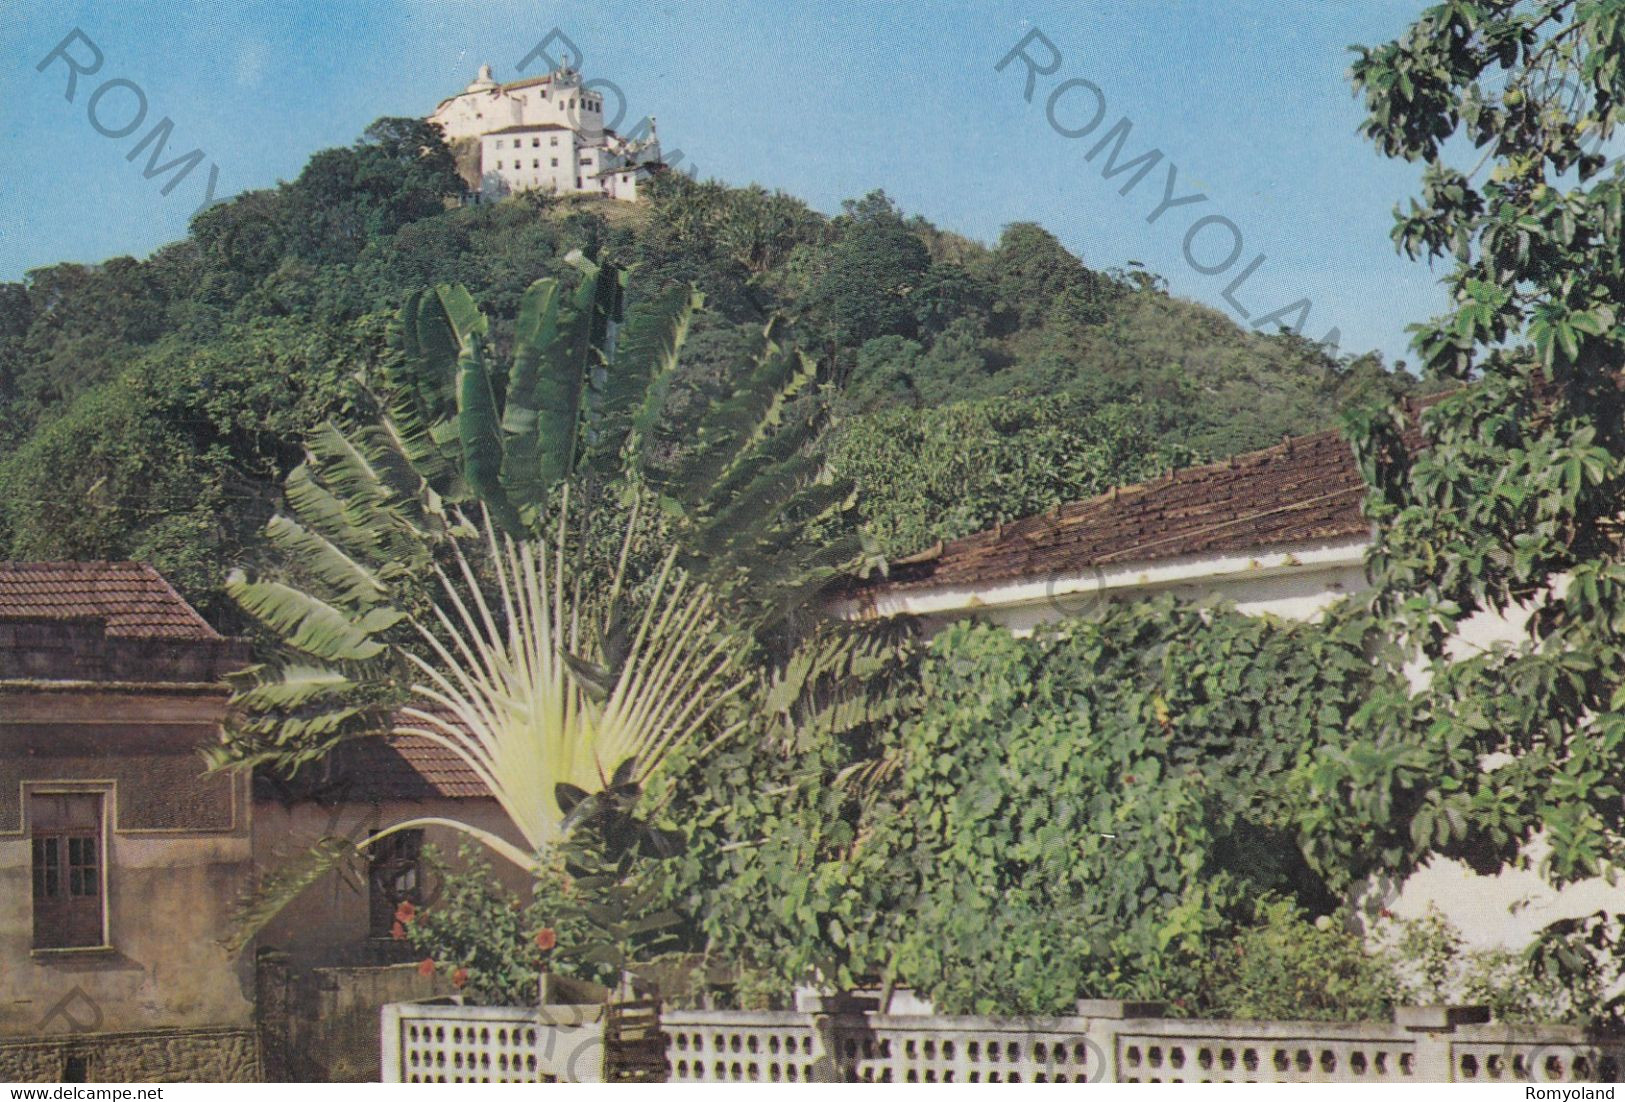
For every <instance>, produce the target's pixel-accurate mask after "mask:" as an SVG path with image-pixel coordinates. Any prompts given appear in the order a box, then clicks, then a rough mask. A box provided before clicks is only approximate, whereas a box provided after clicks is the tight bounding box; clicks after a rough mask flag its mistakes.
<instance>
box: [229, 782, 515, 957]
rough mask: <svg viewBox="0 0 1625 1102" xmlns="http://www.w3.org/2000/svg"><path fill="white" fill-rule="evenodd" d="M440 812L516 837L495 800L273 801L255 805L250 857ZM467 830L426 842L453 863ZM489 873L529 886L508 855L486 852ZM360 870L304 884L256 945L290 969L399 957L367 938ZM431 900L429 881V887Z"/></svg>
mask: <svg viewBox="0 0 1625 1102" xmlns="http://www.w3.org/2000/svg"><path fill="white" fill-rule="evenodd" d="M425 817H439V818H452V819H459V820H465V821H467V822H469V823H470V824H471V825H473V826H477V827H480V828H482V829H485V830H490V831H492V832H493V833H496V834H499V835H501V836H503V837H505V838H508V839H509V840H510V841H513V842H518V841H519V837H518V835H517V834H516V833H515V831H514V829H513V827H512V825H511V824H510V823H509V822H508V819H507V816H505V815H504V814H503V813H502V810H501V808H499V807H498V806H497V803H496V801H495V800H489V799H460V800H453V799H440V800H423V801H404V800H403V801H395V802H389V803H382V804H346V805H340V806H337V807H322V806H320V805H317V804H314V803H310V802H303V803H298V804H294V805H292V806H288V805H284V804H282V803H279V802H276V801H274V800H257V801H255V804H254V863H255V865H256V866H257V867H259V868H261V869H269V868H274V867H276V866H277V865H278V864H280V863H282V862H285V861H286V860H288V858H290V857H292V856H295V855H297V854H299V853H303V852H305V851H307V850H309V849H310V847H311V846H312V845H313V844H315V843H316V842H317V841H318V840H319V839H321V838H324V837H328V836H333V835H338V836H342V837H347V838H355V839H358V840H359V839H362V838H366V837H368V836H369V835H371V834H374V833H376V832H377V831H379V830H382V829H383V828H385V827H388V826H392V825H394V824H396V823H401V822H405V821H406V820H408V819H418V818H425ZM464 840H465V836H464V835H462V834H459V833H458V832H457V831H455V830H452V829H450V828H446V827H430V828H428V829H427V830H426V831H425V832H424V843H425V845H426V846H433V847H434V848H435V849H436V850H438V851H439V853H440V854H441V856H442V857H443V858H445V859H446V860H448V861H449V862H451V863H455V858H456V855H457V850H458V848H459V847H460V846H461V845H462V843H463V841H464ZM488 860H489V863H490V865H491V868H492V871H493V872H494V873H495V874H496V875H497V876H498V877H499V878H500V879H501V880H502V881H503V883H505V884H506V885H507V886H508V887H509V888H510V889H511V890H513V891H515V892H525V891H528V890H529V883H530V882H529V878H528V877H527V876H526V875H525V874H524V873H523V872H521V871H520V870H519V869H517V868H515V867H514V866H512V865H511V864H510V863H509V862H508V861H506V860H505V859H503V858H501V857H497V856H495V855H489V856H488ZM365 879H366V877H365V868H364V867H363V866H360V865H359V863H358V864H357V866H356V867H355V868H352V869H350V870H348V871H347V872H344V871H334V872H332V873H329V874H328V875H326V876H324V877H322V878H321V880H319V881H318V882H317V883H315V884H313V885H311V886H310V887H309V888H307V889H305V892H304V894H302V895H301V896H300V897H299V898H298V899H297V900H295V901H294V903H293V904H292V905H290V906H289V907H288V909H287V910H285V911H284V912H283V913H282V914H280V915H278V916H277V918H276V919H274V920H273V921H272V922H271V923H270V924H269V925H267V926H266V927H265V929H264V930H263V931H261V933H260V936H259V939H258V943H259V944H260V945H261V946H265V947H269V948H274V949H276V950H278V951H280V952H283V953H286V954H287V955H288V958H289V964H290V966H291V967H292V968H294V969H295V970H307V969H311V968H318V967H332V966H345V965H367V964H381V963H388V962H391V961H394V960H399V959H401V951H402V947H401V946H399V945H398V944H397V943H392V942H389V941H387V940H385V941H383V942H381V943H380V942H377V941H373V940H371V939H369V938H368V936H367V926H368V899H367V892H366V890H365ZM428 890H429V892H430V897H431V902H432V896H433V891H434V888H433V885H430V886H429V889H428Z"/></svg>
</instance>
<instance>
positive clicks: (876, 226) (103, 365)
mask: <svg viewBox="0 0 1625 1102" xmlns="http://www.w3.org/2000/svg"><path fill="white" fill-rule="evenodd" d="M458 187H459V185H458V183H457V181H456V179H455V176H454V173H453V169H452V164H451V161H450V158H449V156H448V155H447V154H446V152H445V150H444V148H443V146H441V145H440V144H439V143H438V141H437V140H436V139H435V137H434V136H433V135H432V134H429V133H428V132H427V131H426V128H425V127H424V126H423V125H422V124H420V123H417V122H414V121H411V120H380V122H379V123H378V124H376V125H374V126H373V127H371V128H369V130H368V132H367V134H366V135H365V137H364V138H363V139H362V140H361V141H360V142H358V143H357V144H356V145H355V146H354V147H352V148H347V149H331V150H325V151H322V152H321V153H318V154H316V155H315V156H313V157H312V158H311V161H310V163H309V164H308V165H307V166H306V168H305V170H304V171H303V172H302V173H301V174H300V175H299V177H298V178H297V179H295V180H293V181H290V182H288V183H285V184H281V185H279V186H278V187H276V188H272V189H267V190H263V191H257V192H251V193H246V194H244V195H241V196H238V197H237V198H235V199H232V200H230V201H228V202H225V203H222V204H219V205H217V206H215V207H212V208H210V209H208V210H207V211H205V212H203V213H202V214H201V215H200V216H199V217H198V218H197V219H196V220H195V222H194V225H193V228H192V232H191V234H190V235H189V236H188V237H187V238H186V239H184V240H182V241H178V242H176V243H174V244H172V245H168V246H165V247H164V248H162V249H159V250H158V251H157V252H155V253H154V254H153V255H152V257H150V258H149V259H147V260H144V261H137V260H132V259H130V258H128V257H122V258H115V259H113V260H109V261H107V262H105V263H103V264H100V265H80V264H60V265H56V266H53V267H49V268H43V269H39V270H37V271H34V272H31V273H29V275H28V277H27V279H26V280H25V281H23V282H22V283H20V284H6V285H3V286H0V557H7V558H59V557H60V558H126V557H137V558H144V559H148V560H150V561H152V562H154V563H155V564H156V565H157V566H159V567H160V568H161V569H162V570H164V571H165V573H166V574H168V575H169V576H171V577H173V578H174V579H175V580H176V581H177V582H178V583H179V584H180V586H181V588H182V590H183V591H184V592H185V593H186V595H187V596H188V597H190V598H191V599H193V600H194V601H196V602H197V603H198V604H199V606H200V607H202V608H203V609H204V611H205V612H206V613H207V614H209V615H210V616H211V617H213V618H215V619H216V620H217V621H218V622H220V623H221V624H222V625H223V626H225V627H227V628H240V627H242V626H243V625H242V623H241V621H240V620H239V619H238V618H237V616H236V613H235V612H234V610H233V608H232V606H231V604H230V602H228V601H225V600H223V599H222V589H221V586H222V583H223V580H224V577H225V574H226V571H227V570H228V569H229V568H230V567H231V565H233V564H234V563H236V562H239V561H241V560H243V559H244V558H246V557H250V551H249V548H250V546H251V543H252V538H253V533H255V532H257V530H258V529H259V527H260V525H261V524H262V523H263V522H264V521H265V519H266V518H267V517H268V516H269V515H270V513H271V511H272V508H273V505H274V502H275V499H276V493H277V491H276V486H277V484H278V482H279V481H280V479H281V477H282V476H283V475H285V474H286V472H287V471H288V470H289V469H290V468H291V467H292V466H293V465H294V464H295V463H296V462H297V461H298V459H299V457H300V443H299V441H300V439H301V437H302V435H303V434H304V433H305V432H307V431H308V430H310V429H311V428H312V427H314V426H315V425H317V424H318V423H320V422H321V421H322V420H323V419H325V418H327V417H330V416H335V415H340V416H342V415H344V414H347V413H349V412H351V411H352V410H353V409H354V408H355V405H356V403H357V402H358V401H359V400H360V398H359V390H360V387H359V385H358V384H359V383H360V382H363V381H366V380H369V379H374V378H376V377H377V375H378V373H379V371H380V370H382V368H383V366H384V365H385V364H386V362H387V359H388V357H389V356H390V355H391V353H390V352H389V350H388V348H387V345H386V342H385V331H386V328H387V325H386V321H387V318H388V317H389V316H391V315H393V313H394V311H395V310H396V309H397V308H398V307H399V305H400V303H401V302H402V301H403V300H404V299H405V297H406V296H407V295H408V294H409V293H410V292H412V291H414V290H416V289H419V288H422V287H425V286H430V285H433V284H436V283H441V282H457V283H462V284H464V285H466V286H467V287H469V288H470V290H471V291H472V293H473V294H474V296H475V298H476V300H477V301H478V303H479V305H480V306H481V307H482V308H484V309H485V310H487V311H488V312H489V313H490V314H491V315H492V317H493V318H495V319H497V323H496V328H495V330H494V333H493V335H494V338H495V341H496V343H497V345H498V346H499V348H501V349H505V348H506V345H507V342H508V341H509V340H510V339H511V319H512V318H513V317H514V316H515V314H516V312H517V308H518V304H519V298H520V296H521V295H522V294H523V292H524V290H525V288H526V287H528V286H529V285H530V284H531V282H532V281H534V280H535V279H538V278H541V277H545V276H556V277H560V278H562V279H564V280H566V281H569V280H572V279H574V278H575V275H574V272H573V270H572V269H571V268H570V267H569V266H568V265H566V264H564V262H563V258H564V256H565V255H566V254H567V253H569V252H570V251H571V250H573V249H583V250H586V251H588V252H589V253H594V254H596V255H597V256H598V257H599V258H600V259H603V260H610V261H615V262H619V263H622V264H626V265H635V266H636V270H637V278H636V280H635V282H634V284H633V293H634V294H635V295H637V296H641V297H646V298H650V299H653V298H657V297H659V296H660V295H662V294H665V293H668V292H669V291H670V290H671V289H672V288H673V287H677V286H681V285H685V284H687V283H690V282H692V283H693V284H694V285H695V286H697V287H698V289H699V290H700V291H702V292H703V293H704V294H705V296H706V307H707V308H706V310H705V311H704V312H703V313H702V314H701V315H700V317H698V318H697V319H696V322H695V325H694V328H693V332H692V334H691V337H690V340H689V342H688V348H687V351H686V353H685V358H684V364H683V367H682V375H681V378H679V379H678V380H677V381H676V383H675V385H674V390H675V394H676V397H677V400H678V402H679V403H681V402H682V401H684V400H688V401H697V402H705V401H709V400H712V399H714V398H716V397H718V396H720V395H725V394H728V393H730V392H732V391H733V390H734V389H735V388H736V387H737V386H738V385H739V383H740V380H739V378H737V377H736V376H735V375H734V374H731V373H732V372H735V371H737V365H738V364H739V363H740V362H741V357H740V355H739V352H740V350H741V349H742V348H744V347H746V346H747V345H748V344H749V342H750V341H751V340H752V339H754V335H755V334H758V333H759V332H760V329H761V327H762V325H763V324H764V323H765V321H766V320H767V319H768V318H769V317H770V316H772V315H774V314H780V315H783V316H785V317H786V318H788V319H790V320H791V321H793V322H794V323H795V326H796V331H797V334H798V338H799V340H800V342H801V344H802V346H803V347H805V348H807V349H809V350H811V351H813V352H814V354H815V355H816V357H817V359H818V361H819V363H820V369H821V372H822V373H823V376H824V378H825V379H826V380H827V381H828V382H829V384H830V385H831V386H833V387H834V388H835V391H836V412H837V414H838V416H839V423H838V425H837V442H836V444H835V449H836V455H837V460H838V465H839V466H840V467H841V468H842V470H843V473H846V474H848V475H849V476H850V477H851V478H853V479H854V480H855V482H856V483H857V486H858V491H859V492H858V496H857V500H858V503H859V507H860V509H861V510H862V511H863V513H864V514H865V515H866V516H867V517H869V518H870V519H871V521H872V528H873V531H874V533H875V535H876V538H877V539H878V540H879V541H880V545H881V547H882V549H883V550H885V551H887V552H890V553H894V554H897V553H906V552H908V551H911V550H915V549H917V548H918V547H919V546H921V545H923V544H926V543H929V542H931V541H932V540H935V539H937V538H942V537H952V536H957V535H962V534H965V533H967V532H969V531H972V530H975V529H976V528H979V527H981V526H984V525H986V524H990V523H993V522H996V521H999V520H1007V519H1011V518H1013V517H1015V516H1019V515H1023V514H1026V513H1029V512H1032V511H1035V510H1038V509H1042V508H1045V507H1048V506H1049V505H1052V504H1054V503H1056V502H1058V501H1063V500H1067V499H1073V498H1077V497H1081V496H1085V495H1087V494H1090V493H1093V492H1096V491H1098V490H1099V489H1101V488H1103V487H1105V486H1107V485H1109V484H1111V483H1113V482H1117V481H1123V480H1131V479H1136V478H1139V477H1142V476H1144V475H1147V474H1150V473H1153V472H1154V471H1156V470H1158V469H1160V468H1162V467H1164V466H1166V465H1168V464H1170V463H1181V462H1187V461H1190V460H1191V459H1196V458H1203V457H1218V456H1222V455H1225V454H1228V453H1231V452H1234V451H1237V450H1245V449H1248V448H1253V447H1260V446H1265V445H1268V444H1271V443H1274V442H1276V441H1277V440H1279V439H1280V437H1281V435H1282V434H1283V433H1287V432H1298V431H1303V430H1304V429H1306V428H1309V427H1313V426H1318V425H1324V424H1328V423H1330V422H1331V421H1332V419H1333V417H1334V416H1335V414H1336V412H1337V410H1338V409H1339V408H1340V407H1341V406H1343V405H1345V404H1347V403H1348V402H1350V401H1351V400H1354V399H1357V398H1359V397H1361V396H1364V395H1367V394H1369V392H1370V391H1371V390H1372V388H1373V387H1376V388H1377V389H1384V390H1386V389H1392V388H1395V387H1403V386H1407V385H1409V376H1404V375H1398V376H1395V375H1390V374H1388V373H1386V372H1384V371H1383V370H1382V368H1381V365H1380V364H1379V363H1377V362H1376V360H1375V359H1374V358H1372V357H1361V358H1357V359H1351V358H1345V359H1342V360H1337V359H1333V358H1330V357H1328V356H1327V355H1326V354H1325V353H1324V352H1323V351H1322V350H1321V349H1319V348H1318V347H1316V346H1313V345H1311V344H1310V343H1308V342H1306V341H1302V340H1299V339H1297V338H1295V337H1292V336H1291V335H1274V336H1271V335H1260V334H1255V333H1248V332H1245V331H1243V330H1241V329H1239V328H1237V327H1236V326H1235V325H1233V324H1232V323H1231V322H1229V321H1228V320H1226V319H1225V318H1224V317H1223V316H1221V315H1220V314H1218V313H1216V312H1214V311H1212V310H1209V309H1207V308H1205V307H1201V306H1197V305H1194V304H1192V303H1189V302H1184V301H1181V300H1177V299H1173V298H1171V297H1169V296H1168V295H1166V294H1165V293H1163V292H1162V291H1161V290H1160V289H1159V287H1158V285H1157V281H1156V280H1155V279H1154V278H1152V277H1149V276H1146V275H1145V274H1143V273H1140V272H1136V271H1131V272H1097V271H1093V270H1091V269H1089V268H1087V267H1086V266H1085V265H1084V264H1083V263H1082V262H1080V261H1079V260H1078V259H1077V258H1076V257H1074V256H1072V255H1071V254H1069V253H1067V252H1066V250H1065V249H1063V248H1062V247H1061V246H1060V244H1059V243H1058V242H1057V241H1056V240H1055V239H1054V238H1053V237H1052V236H1051V235H1049V234H1048V233H1046V232H1045V231H1043V230H1042V229H1040V228H1039V227H1037V226H1033V225H1026V224H1022V225H1014V226H1011V227H1009V228H1008V229H1007V231H1006V232H1005V234H1004V235H1003V237H1002V238H1001V240H1000V241H999V242H998V243H997V245H996V246H995V247H993V248H987V247H984V246H982V245H979V244H976V243H973V242H970V241H967V240H965V239H963V238H961V237H958V236H956V235H954V234H951V233H948V232H945V231H942V230H938V229H936V228H935V227H933V226H931V225H929V224H927V223H925V222H923V221H922V220H920V219H917V218H912V219H911V218H907V217H905V216H904V215H903V214H902V213H901V212H899V211H898V210H897V209H896V208H895V207H894V206H893V205H892V204H891V203H890V202H888V201H887V200H886V199H885V197H884V196H882V195H879V194H878V193H877V194H875V195H871V196H869V197H867V198H865V199H862V200H857V201H854V202H852V203H849V204H847V208H846V209H845V210H844V211H843V212H842V213H841V214H839V215H837V216H835V217H833V218H827V217H824V216H823V215H820V214H818V213H817V212H814V211H812V210H810V209H809V208H807V207H806V206H805V205H804V204H802V203H800V202H798V201H797V200H795V199H793V198H791V197H789V196H785V195H781V194H771V193H768V192H765V191H763V190H761V189H758V188H747V189H731V188H726V187H723V186H720V185H715V184H693V183H689V182H686V181H682V180H673V181H672V182H671V183H670V185H669V186H668V187H666V188H665V189H664V190H662V191H659V192H657V195H656V198H655V199H654V201H653V202H652V203H649V204H640V205H638V206H636V207H627V206H624V205H617V204H611V203H604V202H580V203H578V202H560V203H549V202H545V201H541V200H525V199H522V200H518V201H513V202H507V203H502V204H497V205H488V206H471V207H465V208H460V209H446V207H445V200H446V197H447V196H449V195H451V194H454V193H455V192H456V191H457V189H458ZM1070 427H1075V428H1076V430H1077V431H1076V432H1072V431H1069V428H1070Z"/></svg>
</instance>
